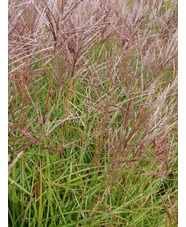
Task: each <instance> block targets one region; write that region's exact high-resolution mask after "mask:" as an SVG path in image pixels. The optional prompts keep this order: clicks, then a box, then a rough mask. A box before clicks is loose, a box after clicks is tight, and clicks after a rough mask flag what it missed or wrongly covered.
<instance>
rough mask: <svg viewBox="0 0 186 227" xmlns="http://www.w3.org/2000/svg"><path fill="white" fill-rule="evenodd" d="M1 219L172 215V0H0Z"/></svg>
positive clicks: (171, 222)
mask: <svg viewBox="0 0 186 227" xmlns="http://www.w3.org/2000/svg"><path fill="white" fill-rule="evenodd" d="M8 152H9V169H8V171H9V178H8V180H9V191H8V193H9V201H8V203H9V209H8V214H9V226H18V227H20V226H51V227H54V226H64V227H67V226H139V227H141V226H159V227H162V226H177V220H178V218H177V1H176V0H168V1H165V0H159V1H158V0H151V1H149V0H148V1H146V0H138V1H130V0H122V1H121V0H120V1H119V0H118V1H117V0H91V1H90V0H79V1H78V0H73V1H72V0H32V1H30V0H29V1H28V0H26V1H21V0H9V151H8Z"/></svg>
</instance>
